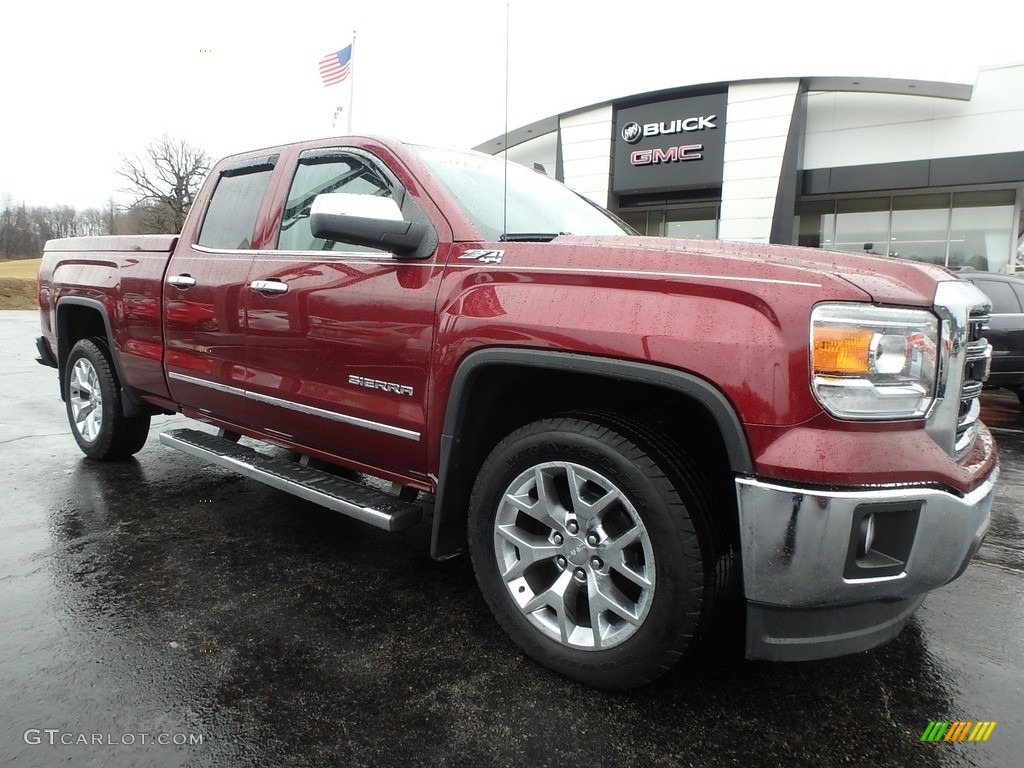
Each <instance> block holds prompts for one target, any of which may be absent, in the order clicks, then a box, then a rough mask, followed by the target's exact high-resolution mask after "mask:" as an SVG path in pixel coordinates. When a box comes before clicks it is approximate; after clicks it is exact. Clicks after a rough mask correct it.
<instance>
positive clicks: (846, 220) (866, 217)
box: [797, 189, 1024, 272]
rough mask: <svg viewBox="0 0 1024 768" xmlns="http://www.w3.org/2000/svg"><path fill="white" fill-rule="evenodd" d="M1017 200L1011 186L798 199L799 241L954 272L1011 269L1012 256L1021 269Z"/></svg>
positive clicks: (1023, 251) (1023, 234)
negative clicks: (961, 268)
mask: <svg viewBox="0 0 1024 768" xmlns="http://www.w3.org/2000/svg"><path fill="white" fill-rule="evenodd" d="M1015 201H1016V192H1015V191H1014V190H1012V189H997V190H983V191H975V192H953V193H952V194H950V193H945V192H943V193H922V194H916V195H914V194H910V195H894V196H892V197H861V198H847V199H827V200H821V199H819V200H804V201H802V202H801V204H800V213H799V225H798V235H797V237H798V240H797V242H798V243H799V244H800V245H806V246H810V247H817V248H830V249H833V250H837V251H849V252H852V253H870V254H875V255H888V256H894V257H900V258H905V259H913V260H916V261H925V262H928V263H931V264H938V265H944V266H948V267H950V268H953V269H956V268H959V267H970V268H972V269H976V270H979V271H988V272H1011V271H1013V270H1014V269H1015V268H1016V266H1017V265H1016V264H1015V263H1013V259H1014V258H1015V257H1016V260H1017V261H1018V262H1022V263H1021V264H1020V266H1021V268H1022V269H1024V245H1022V243H1024V212H1022V218H1021V226H1020V229H1021V232H1020V234H1018V231H1017V227H1015V223H1016V222H1015V221H1014V212H1015V210H1016V208H1015ZM1018 237H1019V238H1020V239H1019V240H1018V239H1017V238H1018ZM1015 248H1016V250H1017V253H1015Z"/></svg>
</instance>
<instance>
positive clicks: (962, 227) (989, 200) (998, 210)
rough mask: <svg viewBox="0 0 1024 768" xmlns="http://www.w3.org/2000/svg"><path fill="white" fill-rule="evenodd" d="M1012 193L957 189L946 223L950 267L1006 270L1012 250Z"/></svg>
mask: <svg viewBox="0 0 1024 768" xmlns="http://www.w3.org/2000/svg"><path fill="white" fill-rule="evenodd" d="M1013 203H1014V200H1013V192H1012V191H1011V190H997V191H994V192H956V193H954V194H953V211H952V214H951V215H950V226H949V266H951V267H973V268H974V269H978V270H984V271H987V272H1007V271H1011V270H1012V269H1013V267H1012V266H1011V265H1010V256H1011V255H1012V253H1013V230H1014V226H1013V224H1014V222H1013V213H1014V211H1013Z"/></svg>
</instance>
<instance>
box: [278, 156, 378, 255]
mask: <svg viewBox="0 0 1024 768" xmlns="http://www.w3.org/2000/svg"><path fill="white" fill-rule="evenodd" d="M324 192H348V193H350V194H355V195H374V196H376V197H391V187H390V186H389V184H388V183H387V181H385V180H384V179H383V178H381V176H380V174H378V173H377V172H376V171H374V170H373V169H372V168H370V167H369V166H368V165H367V164H366V163H364V162H362V161H361V160H359V159H358V158H355V157H344V158H342V157H332V158H330V159H329V160H323V159H318V160H313V161H300V162H299V166H298V168H297V169H296V171H295V178H294V179H292V186H291V189H289V190H288V202H287V203H285V206H284V214H283V215H282V217H281V235H280V237H279V238H278V241H277V247H278V248H279V249H280V250H283V251H335V250H336V251H360V252H368V253H383V251H380V250H377V249H374V248H366V247H364V246H359V245H350V244H348V243H338V242H335V241H334V240H320V239H317V238H315V237H313V235H312V233H311V232H310V231H309V209H310V207H311V206H312V205H313V198H315V197H316V196H317V195H319V194H322V193H324Z"/></svg>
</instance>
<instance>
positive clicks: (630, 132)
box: [622, 123, 644, 144]
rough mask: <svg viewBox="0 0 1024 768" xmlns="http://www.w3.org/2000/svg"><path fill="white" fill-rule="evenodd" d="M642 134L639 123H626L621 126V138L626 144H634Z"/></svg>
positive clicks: (642, 130)
mask: <svg viewBox="0 0 1024 768" xmlns="http://www.w3.org/2000/svg"><path fill="white" fill-rule="evenodd" d="M643 135H644V129H643V128H641V127H640V123H626V124H625V125H624V126H622V140H623V141H625V142H626V143H627V144H636V143H637V142H638V141H640V139H641V138H642V137H643Z"/></svg>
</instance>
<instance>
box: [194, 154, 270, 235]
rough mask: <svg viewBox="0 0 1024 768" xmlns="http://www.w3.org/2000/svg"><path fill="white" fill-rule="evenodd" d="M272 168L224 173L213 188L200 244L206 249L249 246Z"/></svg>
mask: <svg viewBox="0 0 1024 768" xmlns="http://www.w3.org/2000/svg"><path fill="white" fill-rule="evenodd" d="M271 173H273V169H271V168H264V169H261V170H258V171H253V172H251V173H235V174H231V175H222V176H221V177H220V180H219V181H218V182H217V187H216V189H214V191H213V198H212V199H211V200H210V203H209V206H210V207H209V209H208V210H207V211H206V218H205V219H203V229H202V231H201V232H200V233H199V245H203V246H206V247H207V248H227V249H236V248H239V249H243V250H244V249H247V248H250V247H251V243H250V239H251V238H252V233H253V230H254V229H255V228H256V216H257V214H258V213H259V211H260V204H261V203H262V202H263V196H264V195H265V194H266V191H267V184H268V183H269V182H270V174H271Z"/></svg>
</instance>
